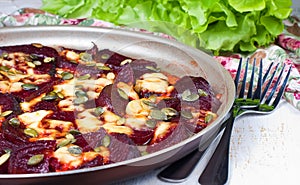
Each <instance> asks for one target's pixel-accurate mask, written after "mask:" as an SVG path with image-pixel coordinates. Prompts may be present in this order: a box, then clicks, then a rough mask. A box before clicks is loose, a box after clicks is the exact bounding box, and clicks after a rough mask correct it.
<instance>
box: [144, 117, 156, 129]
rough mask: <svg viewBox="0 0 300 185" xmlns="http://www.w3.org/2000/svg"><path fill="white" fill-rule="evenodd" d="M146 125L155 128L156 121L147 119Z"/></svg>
mask: <svg viewBox="0 0 300 185" xmlns="http://www.w3.org/2000/svg"><path fill="white" fill-rule="evenodd" d="M146 126H147V127H149V128H155V126H156V121H155V120H154V119H148V120H147V121H146Z"/></svg>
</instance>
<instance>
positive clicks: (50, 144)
mask: <svg viewBox="0 0 300 185" xmlns="http://www.w3.org/2000/svg"><path fill="white" fill-rule="evenodd" d="M55 149H56V141H54V140H39V141H36V142H28V143H26V144H24V145H21V146H19V147H18V148H16V149H15V150H14V151H12V153H11V157H10V159H9V164H8V173H11V174H25V173H26V174H28V173H47V172H49V171H50V168H49V158H50V156H51V154H52V153H53V152H54V150H55ZM37 154H43V155H44V158H43V160H42V161H41V162H40V163H38V164H36V165H28V164H27V162H28V160H29V158H30V157H32V156H34V155H37Z"/></svg>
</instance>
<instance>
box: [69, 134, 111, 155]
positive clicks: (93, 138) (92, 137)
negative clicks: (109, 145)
mask: <svg viewBox="0 0 300 185" xmlns="http://www.w3.org/2000/svg"><path fill="white" fill-rule="evenodd" d="M106 134H107V133H106V131H105V130H104V129H99V130H98V131H97V132H90V133H85V134H77V135H75V139H76V142H75V143H74V144H75V145H78V146H80V147H81V148H82V150H83V151H84V152H88V151H93V150H94V148H96V147H97V146H99V145H100V144H101V140H102V139H103V138H104V136H105V135H106Z"/></svg>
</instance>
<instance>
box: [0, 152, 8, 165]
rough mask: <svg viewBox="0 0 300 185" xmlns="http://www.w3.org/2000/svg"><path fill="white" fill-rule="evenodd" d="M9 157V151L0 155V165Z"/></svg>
mask: <svg viewBox="0 0 300 185" xmlns="http://www.w3.org/2000/svg"><path fill="white" fill-rule="evenodd" d="M9 157H10V152H6V153H5V154H3V155H1V157H0V166H1V165H2V164H4V163H5V162H6V161H7V160H8V159H9Z"/></svg>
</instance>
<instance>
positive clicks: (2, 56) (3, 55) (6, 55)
mask: <svg viewBox="0 0 300 185" xmlns="http://www.w3.org/2000/svg"><path fill="white" fill-rule="evenodd" d="M7 57H8V53H6V52H4V53H2V54H1V56H0V58H7Z"/></svg>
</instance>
